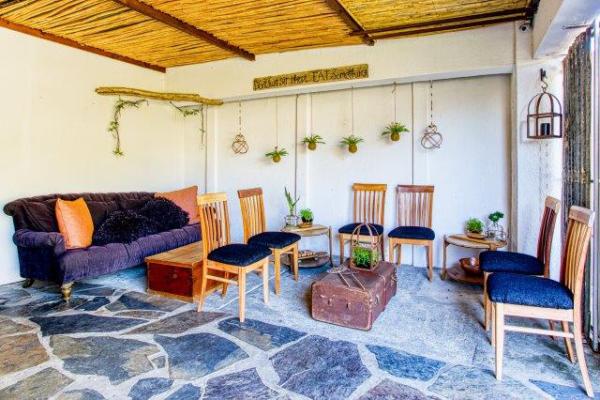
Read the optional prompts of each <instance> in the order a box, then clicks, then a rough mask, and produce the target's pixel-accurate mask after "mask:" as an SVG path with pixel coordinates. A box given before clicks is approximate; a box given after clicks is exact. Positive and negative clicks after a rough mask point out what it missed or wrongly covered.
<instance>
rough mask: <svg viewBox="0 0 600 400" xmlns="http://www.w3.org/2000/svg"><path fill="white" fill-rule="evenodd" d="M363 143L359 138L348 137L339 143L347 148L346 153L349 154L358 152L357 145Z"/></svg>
mask: <svg viewBox="0 0 600 400" xmlns="http://www.w3.org/2000/svg"><path fill="white" fill-rule="evenodd" d="M364 141H365V140H364V139H363V138H361V137H358V136H354V135H350V136H346V137H344V138H342V141H341V142H340V143H341V144H342V145H344V146H348V151H349V152H350V153H356V152H357V151H358V144H359V143H361V142H364Z"/></svg>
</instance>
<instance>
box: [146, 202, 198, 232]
mask: <svg viewBox="0 0 600 400" xmlns="http://www.w3.org/2000/svg"><path fill="white" fill-rule="evenodd" d="M137 213H138V214H141V215H143V216H144V217H146V218H149V219H151V220H152V221H154V222H155V223H156V224H157V225H158V227H159V229H160V231H161V232H162V231H168V230H171V229H178V228H183V227H184V226H186V225H187V224H188V222H189V221H190V218H189V216H188V213H187V212H185V211H183V210H182V209H181V208H180V207H179V206H177V204H175V203H173V202H172V201H171V200H168V199H165V198H161V197H157V198H155V199H151V200H148V202H146V204H144V206H143V207H142V208H140V209H139V210H137Z"/></svg>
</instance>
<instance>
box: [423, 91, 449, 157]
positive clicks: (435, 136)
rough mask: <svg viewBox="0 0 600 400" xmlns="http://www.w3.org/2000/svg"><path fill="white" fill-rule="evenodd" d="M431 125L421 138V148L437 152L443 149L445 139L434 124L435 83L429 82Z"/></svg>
mask: <svg viewBox="0 0 600 400" xmlns="http://www.w3.org/2000/svg"><path fill="white" fill-rule="evenodd" d="M429 107H430V108H429V125H428V126H427V128H425V131H424V132H423V137H421V146H423V148H424V149H427V150H436V149H439V148H441V147H442V143H443V141H444V137H443V136H442V134H441V133H440V131H439V130H438V127H437V125H436V124H435V122H433V121H434V120H433V81H429Z"/></svg>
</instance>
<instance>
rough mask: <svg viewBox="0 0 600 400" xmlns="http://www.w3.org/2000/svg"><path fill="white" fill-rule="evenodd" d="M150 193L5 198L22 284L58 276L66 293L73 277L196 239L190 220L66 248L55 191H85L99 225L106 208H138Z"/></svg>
mask: <svg viewBox="0 0 600 400" xmlns="http://www.w3.org/2000/svg"><path fill="white" fill-rule="evenodd" d="M153 196H154V194H153V193H148V192H131V193H78V194H60V195H59V194H52V195H47V196H37V197H29V198H23V199H18V200H15V201H13V202H10V203H8V204H6V205H5V206H4V212H5V213H6V214H8V215H10V216H12V217H13V222H14V226H15V234H14V237H13V241H14V243H15V244H16V245H17V249H18V254H19V266H20V273H21V277H23V278H25V279H26V281H25V286H27V285H31V284H32V283H33V280H35V279H38V280H42V281H52V282H56V283H58V284H60V285H61V286H62V292H63V296H64V297H65V298H67V299H68V298H69V296H70V293H71V286H72V284H73V283H74V282H75V281H77V280H80V279H84V278H93V277H97V276H100V275H104V274H108V273H111V272H115V271H119V270H122V269H125V268H128V267H133V266H136V265H139V264H142V263H143V262H144V258H145V257H147V256H149V255H152V254H156V253H160V252H163V251H167V250H171V249H174V248H177V247H181V246H184V245H186V244H189V243H193V242H196V241H199V240H200V227H199V225H198V224H194V225H187V226H185V227H183V228H181V229H173V230H170V231H166V232H161V233H158V234H153V235H149V236H145V237H142V238H140V239H138V240H136V241H134V242H131V243H129V244H124V243H110V244H107V245H106V246H90V247H88V248H86V249H72V250H65V244H64V240H63V237H62V235H61V234H60V233H59V232H58V225H57V222H56V217H55V212H54V206H55V204H56V199H57V197H60V198H61V199H65V200H74V199H77V198H79V197H83V198H84V199H85V201H86V203H87V205H88V207H89V209H90V213H91V214H92V219H93V220H94V226H95V227H98V226H99V225H100V224H101V223H102V222H103V221H104V219H106V217H107V215H108V214H109V213H110V212H112V211H116V210H126V209H131V208H136V207H138V206H140V205H141V204H143V203H144V202H145V201H146V200H148V199H150V198H152V197H153Z"/></svg>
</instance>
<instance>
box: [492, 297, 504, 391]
mask: <svg viewBox="0 0 600 400" xmlns="http://www.w3.org/2000/svg"><path fill="white" fill-rule="evenodd" d="M503 307H504V305H503V304H502V303H494V308H495V311H494V313H495V323H494V336H495V337H496V379H497V380H502V361H503V360H502V358H503V356H504V308H503Z"/></svg>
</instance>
